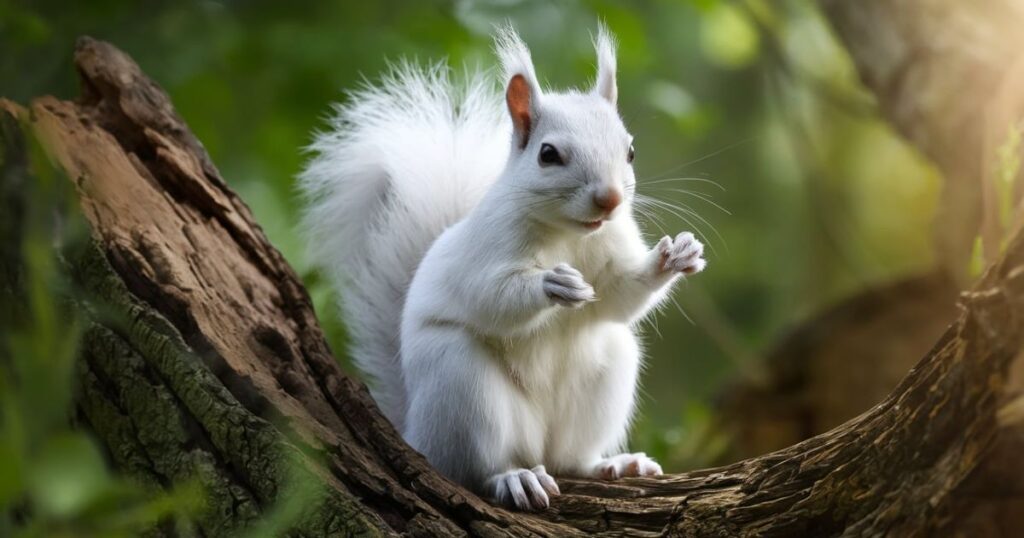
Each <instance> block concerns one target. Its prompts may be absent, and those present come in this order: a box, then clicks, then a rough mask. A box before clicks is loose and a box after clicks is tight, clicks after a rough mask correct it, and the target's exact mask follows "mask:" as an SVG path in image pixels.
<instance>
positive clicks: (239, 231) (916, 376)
mask: <svg viewBox="0 0 1024 538" xmlns="http://www.w3.org/2000/svg"><path fill="white" fill-rule="evenodd" d="M75 63H76V66H77V68H78V71H79V73H80V75H81V78H82V86H83V95H82V98H81V99H80V100H79V101H78V102H75V103H71V102H65V101H59V100H57V99H54V98H51V97H43V98H40V99H37V100H35V101H34V102H32V103H31V105H30V106H29V108H28V109H27V110H23V109H20V108H19V107H17V106H16V105H14V104H12V103H9V102H6V103H4V106H3V108H4V109H5V110H7V111H8V112H9V113H11V114H15V115H17V116H18V117H20V118H21V119H22V121H24V122H26V123H27V124H28V126H29V128H28V131H29V132H28V136H30V137H32V138H34V139H35V140H37V141H38V142H39V143H40V144H41V146H42V147H43V148H44V149H45V150H46V151H47V153H48V154H49V155H50V156H51V158H52V159H53V160H54V161H55V162H56V163H58V165H59V167H60V168H61V169H63V170H64V172H65V173H66V174H67V176H68V178H69V179H70V180H71V181H72V182H73V183H74V185H75V188H76V190H77V192H78V195H79V202H80V206H81V209H82V213H83V214H84V216H85V217H86V219H87V220H88V222H89V224H90V226H91V229H92V233H93V237H94V239H95V244H94V247H93V248H91V249H89V250H88V251H87V252H86V253H85V254H84V255H81V256H80V257H77V258H75V259H72V260H70V261H69V264H70V266H71V267H72V271H71V272H72V275H73V278H74V281H75V283H76V284H77V286H79V288H80V289H82V290H84V292H85V296H86V297H88V299H87V300H84V301H83V302H82V304H81V308H82V310H83V313H85V314H86V315H87V316H88V319H89V325H88V328H87V331H86V333H85V338H84V342H83V345H82V353H81V361H80V370H79V374H78V382H79V386H80V396H79V398H78V406H79V408H80V412H81V415H82V416H83V417H84V419H85V422H86V423H87V425H88V426H89V427H90V428H91V429H92V430H93V431H95V433H96V434H97V436H98V437H99V438H100V439H101V441H102V442H103V443H104V444H105V446H106V447H107V449H108V451H109V454H110V457H111V459H112V461H113V462H114V463H115V464H116V465H117V466H118V467H119V468H121V469H123V470H124V471H125V472H127V473H130V474H132V475H134V476H136V477H139V479H140V480H144V481H146V482H149V483H151V484H153V485H155V486H165V485H167V484H169V483H172V482H177V481H181V480H184V479H188V478H192V479H198V480H199V481H200V482H201V483H202V484H203V485H204V486H206V490H207V494H208V495H209V500H210V509H209V510H207V511H206V513H205V515H204V516H203V517H202V518H200V519H199V520H198V521H196V522H195V524H196V526H197V528H198V530H199V531H200V532H201V533H202V534H206V535H215V536H220V535H223V534H225V533H226V532H229V531H231V530H234V529H238V528H241V527H245V526H248V525H251V524H252V523H253V522H254V521H255V520H256V518H259V517H260V516H261V515H264V514H265V513H266V512H267V511H268V509H269V508H270V507H272V506H273V505H274V503H275V502H276V501H279V500H283V499H288V498H289V497H290V496H292V495H296V494H297V493H296V492H301V493H302V494H303V495H305V496H307V497H304V498H307V499H308V501H307V502H304V503H303V504H302V506H303V510H302V514H301V516H300V517H299V518H298V520H297V521H296V522H295V524H294V531H295V532H296V533H299V534H303V535H317V536H319V535H347V534H356V533H359V534H374V535H378V534H379V535H391V534H396V533H408V534H414V535H439V534H472V535H555V536H569V535H576V534H582V533H586V532H603V533H609V534H623V533H627V534H635V535H661V534H681V535H688V536H705V535H712V536H735V535H739V534H766V535H814V536H825V535H838V534H843V533H847V534H864V535H873V534H881V533H894V534H920V533H924V532H926V531H927V529H930V528H935V527H936V526H937V525H938V524H939V523H941V521H942V516H943V515H944V514H945V513H946V511H945V507H946V506H947V503H948V501H949V495H950V492H951V491H952V490H953V489H954V488H955V487H956V486H957V485H958V484H959V483H960V482H961V481H962V480H963V478H964V477H965V476H966V475H967V474H968V473H969V472H970V471H971V470H972V469H973V468H974V467H975V466H976V465H977V464H978V462H979V461H980V460H981V458H982V457H983V455H984V453H985V449H986V448H987V447H988V446H989V445H990V443H991V442H992V439H993V437H994V435H995V434H996V431H997V428H998V424H999V420H998V418H997V412H998V411H999V403H1000V398H1001V396H1002V392H1003V385H1004V380H1005V378H1006V369H1007V366H1008V364H1009V362H1010V361H1011V359H1012V358H1013V357H1014V355H1015V354H1016V353H1017V351H1018V350H1019V349H1021V345H1022V339H1024V234H1020V233H1018V234H1015V236H1014V237H1013V239H1012V240H1011V241H1010V243H1009V245H1008V247H1007V248H1006V250H1005V252H1004V254H1003V256H1002V257H1001V259H1000V260H999V261H998V263H996V264H995V265H994V266H993V267H992V268H990V270H989V271H988V272H987V273H986V274H985V276H984V277H983V278H981V279H980V281H979V282H978V284H977V285H976V286H975V287H974V289H973V291H971V292H969V293H965V294H963V295H962V296H961V299H960V304H961V313H960V315H959V317H958V319H957V320H956V322H955V323H954V324H953V325H952V326H951V327H950V328H949V329H948V330H947V331H946V332H945V334H944V335H943V336H942V337H941V338H940V339H939V341H938V343H936V345H935V346H934V347H933V348H932V350H931V351H930V352H929V353H928V354H927V355H926V356H925V357H924V358H923V359H922V360H921V361H920V362H919V363H918V364H917V366H916V367H915V368H914V369H913V370H912V371H911V373H910V374H909V375H908V376H907V377H906V378H905V379H904V380H903V382H902V383H900V385H899V386H898V387H897V388H896V389H895V390H894V391H893V392H892V393H891V394H890V395H889V396H888V397H887V398H886V399H885V400H884V401H883V402H882V403H881V404H879V405H877V406H875V407H874V408H872V409H871V410H870V411H868V412H866V413H864V414H863V415H861V416H859V417H857V418H855V419H853V420H851V421H849V422H847V423H845V424H843V425H842V426H839V427H838V428H836V429H834V430H832V431H831V432H829V433H826V434H823V435H820V436H817V437H814V438H812V439H808V440H806V441H804V442H801V443H799V444H796V445H794V446H791V447H789V448H785V449H783V450H779V451H777V452H774V453H771V454H767V455H764V456H761V457H757V458H753V459H749V460H745V461H741V462H739V463H736V464H733V465H729V466H727V467H722V468H718V469H710V470H703V471H697V472H692V473H686V474H679V475H669V476H665V477H659V478H636V479H627V480H621V481H617V482H604V481H596V480H569V479H562V480H560V485H561V488H562V492H563V494H562V495H561V496H558V497H555V498H554V499H553V502H552V506H551V508H550V509H548V510H546V511H544V512H542V513H539V514H533V515H527V514H516V513H510V512H508V511H505V510H502V509H499V508H496V507H493V506H491V505H489V504H488V503H486V502H485V501H483V500H481V499H479V498H477V497H476V496H474V495H473V494H471V493H469V492H467V491H466V490H464V489H462V488H460V487H459V486H457V485H454V484H452V483H451V482H449V481H448V480H446V479H444V478H443V477H442V476H440V475H439V474H437V472H435V471H434V470H433V469H431V468H430V466H429V465H428V464H427V463H426V461H425V460H424V459H423V458H422V457H421V456H420V455H418V454H416V453H415V452H414V451H412V450H411V449H410V448H409V447H408V446H406V445H405V444H404V443H403V442H402V440H401V438H400V436H399V435H398V434H397V432H396V431H395V430H394V428H393V427H392V426H391V425H390V424H389V423H388V422H387V421H386V419H384V418H383V416H382V415H381V414H380V412H379V411H378V410H377V408H376V406H375V405H374V404H373V402H372V400H371V399H370V397H369V395H368V393H367V391H366V390H365V388H364V387H363V385H362V384H360V383H359V382H358V381H356V380H354V379H352V378H350V377H349V376H347V375H345V374H344V373H343V372H342V371H341V370H340V369H339V368H338V366H337V363H336V361H335V359H334V357H333V356H332V355H331V352H330V350H329V349H328V347H327V345H326V343H325V341H324V338H323V335H322V333H321V330H320V328H319V326H318V325H317V322H316V318H315V316H314V313H313V310H312V307H311V305H310V301H309V298H308V296H307V295H306V292H305V290H304V288H303V287H302V285H301V283H300V281H299V279H298V278H297V277H296V275H295V273H294V271H293V270H292V269H291V268H290V267H289V266H288V265H287V263H286V262H285V261H284V260H283V258H282V257H281V255H280V254H279V253H278V252H277V251H276V250H275V249H274V248H273V247H272V246H270V244H269V243H268V242H267V239H266V237H265V236H264V234H263V232H262V231H261V230H260V228H259V226H258V225H257V224H255V222H254V221H253V218H252V215H251V213H250V211H249V210H248V208H247V207H246V206H245V205H244V204H243V203H242V202H241V200H239V199H238V197H237V196H236V195H235V194H234V193H233V192H231V190H230V189H228V187H227V185H226V184H225V182H224V180H223V179H222V178H221V177H220V175H219V173H218V172H217V170H216V169H215V168H214V166H213V164H212V163H211V162H210V159H209V157H208V155H207V154H206V152H205V151H204V150H203V148H202V146H201V145H200V144H199V142H198V141H197V140H196V139H195V137H194V136H193V135H192V134H191V133H190V132H189V130H188V128H187V127H186V126H185V124H184V123H183V122H182V121H181V119H180V118H179V117H178V116H177V115H176V114H175V112H174V110H173V108H172V106H171V104H170V102H169V100H168V98H167V96H166V95H165V94H164V93H163V92H162V91H161V90H160V89H159V88H158V87H157V86H156V85H155V84H154V83H153V82H152V81H150V80H149V79H147V78H146V77H145V76H144V75H143V74H142V73H141V72H140V70H139V69H138V67H137V66H136V65H135V64H134V62H132V61H131V59H129V58H128V57H127V56H126V55H124V54H123V53H121V52H120V51H118V50H117V49H115V48H114V47H112V46H110V45H108V44H105V43H102V42H98V41H94V40H92V39H88V38H84V39H82V40H81V41H80V42H79V45H78V47H77V50H76V55H75ZM8 123H9V119H8ZM4 132H6V133H10V132H11V129H5V131H4ZM4 181H5V182H8V181H12V178H11V174H5V178H4ZM7 192H9V191H8V189H6V188H5V189H0V193H7ZM15 283H16V282H15ZM9 285H13V284H9ZM112 313H113V315H112Z"/></svg>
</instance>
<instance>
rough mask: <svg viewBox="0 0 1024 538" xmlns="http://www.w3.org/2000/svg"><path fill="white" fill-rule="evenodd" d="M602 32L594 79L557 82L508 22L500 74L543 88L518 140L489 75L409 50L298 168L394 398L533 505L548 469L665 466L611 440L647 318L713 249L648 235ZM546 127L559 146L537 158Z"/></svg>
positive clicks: (464, 472)
mask: <svg viewBox="0 0 1024 538" xmlns="http://www.w3.org/2000/svg"><path fill="white" fill-rule="evenodd" d="M601 36H604V37H599V39H598V50H599V53H600V55H601V56H602V59H601V60H600V61H599V63H600V65H601V66H602V70H603V73H602V75H599V77H598V82H597V87H596V88H595V89H594V90H593V91H591V92H587V93H582V92H575V91H570V92H565V93H548V94H543V93H542V92H541V90H540V88H539V86H537V85H536V75H535V74H534V72H533V65H532V62H531V61H530V55H529V51H528V50H527V49H526V47H525V46H524V45H523V44H522V42H521V41H520V40H519V38H518V37H517V36H516V35H515V33H514V32H512V31H511V30H510V29H505V30H502V31H501V33H500V35H499V37H498V39H497V44H498V52H499V56H500V57H501V59H502V61H503V67H504V75H503V76H504V80H505V81H508V80H509V79H510V78H511V77H512V76H514V75H517V74H519V75H523V76H524V78H526V80H527V81H528V82H529V83H530V85H531V94H532V98H533V99H534V100H535V102H534V103H532V105H531V110H532V112H533V114H535V117H534V118H532V122H531V125H532V128H531V131H530V133H529V138H528V140H527V144H526V145H525V147H523V148H520V147H519V145H518V144H516V143H513V140H512V139H513V137H512V136H511V135H512V132H511V130H512V128H511V125H510V122H509V121H508V119H507V118H506V116H507V114H505V113H504V111H503V110H502V108H503V107H502V104H501V93H499V92H497V91H495V88H493V87H492V86H491V85H490V84H489V83H487V82H486V77H485V76H484V75H479V74H470V75H469V76H468V80H469V82H468V83H467V84H466V85H457V84H454V83H452V82H451V81H450V80H449V77H448V75H447V71H445V70H444V69H443V68H442V67H440V66H434V67H431V68H429V69H427V70H425V71H421V70H417V69H416V68H414V67H411V66H409V65H403V66H400V67H398V68H396V69H395V70H394V71H393V72H392V73H391V74H390V75H389V76H388V77H386V78H385V80H384V81H383V82H382V83H381V84H380V85H378V86H375V87H367V88H364V89H363V90H361V91H360V92H357V93H355V94H354V95H353V96H352V98H351V100H350V102H349V104H347V105H345V106H342V107H339V109H338V114H337V116H336V118H335V120H334V124H333V126H332V127H333V130H332V131H330V132H328V133H326V134H322V135H320V136H319V137H318V139H317V141H316V143H315V144H314V145H313V149H314V151H315V152H316V156H315V158H314V159H313V161H312V162H311V163H310V165H309V167H308V169H307V170H306V172H305V173H304V174H303V176H302V182H303V188H304V190H305V192H306V193H308V196H309V198H310V207H309V211H308V212H307V215H306V223H307V226H308V228H309V231H310V240H311V245H312V252H313V254H314V256H315V257H316V259H317V260H318V261H319V262H320V263H321V264H323V265H324V266H325V267H327V268H328V269H330V270H331V272H332V274H333V275H335V277H336V279H337V280H338V282H339V284H340V285H341V287H342V289H343V297H344V301H343V304H344V308H345V310H344V312H345V317H346V320H347V322H348V323H349V327H350V330H351V334H352V338H353V340H354V343H355V344H354V348H353V349H354V354H355V357H356V360H357V361H358V363H359V365H360V367H361V368H362V369H363V370H365V371H366V372H367V373H368V374H370V375H371V376H372V377H373V378H374V385H373V391H374V396H375V397H376V398H377V399H378V401H379V402H380V403H381V406H382V408H383V409H384V411H385V413H386V414H387V415H388V417H389V418H390V419H391V420H392V421H393V422H394V423H395V424H396V426H398V427H399V428H400V430H401V431H402V433H403V436H404V437H405V439H406V440H407V441H408V442H409V444H410V445H412V446H413V447H414V448H416V449H417V450H419V451H420V452H422V453H423V454H424V455H425V456H426V457H427V459H428V460H429V461H430V462H431V463H432V464H433V465H434V466H435V467H437V468H438V469H439V470H441V471H442V472H443V473H445V474H446V475H447V476H449V477H451V478H452V479H454V480H456V481H458V482H460V483H462V484H465V485H466V486H468V487H470V488H472V489H474V490H476V491H478V492H480V493H482V494H485V495H487V496H489V497H491V498H494V499H497V500H499V501H502V502H505V503H506V504H510V505H513V506H516V507H518V508H521V509H535V508H542V507H544V506H547V503H548V499H549V495H555V494H557V485H556V484H555V483H554V481H553V480H552V479H551V478H550V476H549V475H547V471H551V472H552V473H554V474H556V475H558V474H563V475H577V476H598V477H604V478H618V477H620V476H624V475H633V476H635V475H647V474H660V472H661V468H660V467H659V466H658V465H657V463H655V462H653V461H652V460H650V459H649V458H647V457H646V456H644V455H643V454H620V455H616V454H617V453H618V452H619V451H620V450H621V449H622V446H623V445H624V441H625V439H626V433H627V430H628V426H629V422H630V419H631V417H632V414H633V409H634V401H635V395H636V380H637V373H638V369H639V366H640V360H641V349H640V343H639V341H638V339H637V336H636V334H635V326H636V324H637V322H638V321H640V320H641V319H642V318H643V317H644V316H645V315H646V314H647V313H648V312H649V311H650V310H651V309H652V308H653V307H654V306H656V305H657V304H658V303H659V302H660V301H661V300H662V299H663V298H664V297H665V296H666V294H667V292H668V290H669V288H670V284H671V283H672V282H673V281H674V280H676V278H677V277H678V276H679V274H680V273H693V272H697V271H699V270H701V269H703V266H704V260H703V259H702V258H701V255H702V247H701V246H700V243H698V242H697V241H696V240H695V239H694V238H693V236H692V235H691V234H685V233H684V234H680V235H678V236H677V237H676V238H675V239H672V238H669V237H665V238H663V239H662V240H661V241H660V242H659V243H658V244H657V245H655V246H654V247H653V248H648V247H647V246H646V245H645V244H644V241H643V239H642V236H641V234H640V230H639V229H638V227H637V224H636V222H635V221H634V219H633V216H632V212H631V207H630V206H631V202H632V193H633V189H634V187H635V179H634V176H633V170H632V166H631V165H630V164H629V163H628V162H627V152H628V148H629V146H630V143H631V140H632V138H631V137H630V135H629V133H628V132H627V131H626V129H625V127H624V126H623V124H622V121H621V120H620V118H619V116H618V113H617V112H616V110H615V108H614V99H609V96H608V95H607V91H605V90H602V89H601V88H602V87H604V88H607V84H608V82H607V80H604V81H602V80H603V79H602V77H603V76H604V75H605V74H607V72H608V71H607V69H608V68H609V66H610V69H611V73H612V76H614V49H613V48H612V41H611V38H610V36H608V35H607V33H606V32H605V31H602V33H601ZM609 55H610V57H608V56H609ZM609 61H610V63H609ZM612 84H613V87H614V81H612ZM542 144H551V145H553V146H554V147H556V148H558V150H559V153H560V155H561V156H562V157H563V159H564V165H543V166H542V165H541V163H540V162H539V161H538V153H539V151H540V148H541V145H542ZM613 191H614V192H617V193H619V194H620V195H621V196H622V198H623V201H622V203H621V204H620V205H619V206H618V207H617V208H615V209H614V210H613V211H611V212H610V213H609V214H605V213H604V212H603V210H600V209H599V208H598V207H597V206H596V205H595V202H594V197H595V195H598V194H601V195H606V194H607V193H609V192H613ZM602 218H604V219H606V220H604V221H603V223H602V224H601V225H600V227H599V228H597V229H596V230H593V229H591V228H588V227H586V226H584V223H588V222H594V221H597V220H599V219H602ZM435 238H436V240H435ZM431 243H432V244H431ZM428 247H429V249H428ZM424 253H425V254H424ZM410 280H411V281H410ZM399 320H400V323H399Z"/></svg>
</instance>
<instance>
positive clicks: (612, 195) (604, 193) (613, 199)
mask: <svg viewBox="0 0 1024 538" xmlns="http://www.w3.org/2000/svg"><path fill="white" fill-rule="evenodd" d="M621 203H622V192H620V191H619V189H615V188H611V189H601V190H599V191H597V192H595V193H594V205H596V206H597V207H598V208H600V209H603V210H605V211H606V212H608V213H611V212H612V211H613V210H614V209H615V208H616V207H619V204H621Z"/></svg>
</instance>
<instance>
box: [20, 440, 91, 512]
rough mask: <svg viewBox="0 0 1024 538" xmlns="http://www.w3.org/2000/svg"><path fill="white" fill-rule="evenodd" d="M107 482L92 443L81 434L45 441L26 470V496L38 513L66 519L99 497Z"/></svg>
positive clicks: (81, 510)
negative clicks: (27, 494)
mask: <svg viewBox="0 0 1024 538" xmlns="http://www.w3.org/2000/svg"><path fill="white" fill-rule="evenodd" d="M109 484H110V476H109V475H108V474H107V470H106V467H105V465H104V463H103V457H102V456H101V455H100V452H99V450H98V449H97V448H96V445H94V444H93V443H92V441H90V440H89V438H87V437H86V436H85V435H84V434H81V433H72V432H68V433H64V434H61V435H57V436H54V437H52V438H50V439H48V440H47V442H46V444H45V445H43V447H42V450H40V452H39V454H38V456H37V457H36V460H35V461H34V462H33V463H32V466H31V468H30V469H29V471H28V492H29V498H30V500H31V501H32V505H33V507H35V508H36V509H37V510H38V511H39V512H40V513H41V514H44V515H48V516H54V517H59V518H70V517H74V516H75V515H78V514H80V513H81V512H83V511H84V510H85V509H86V508H88V507H89V505H90V504H91V503H93V502H94V501H96V500H98V499H100V498H101V497H102V495H103V493H104V492H105V491H106V490H107V488H108V486H109Z"/></svg>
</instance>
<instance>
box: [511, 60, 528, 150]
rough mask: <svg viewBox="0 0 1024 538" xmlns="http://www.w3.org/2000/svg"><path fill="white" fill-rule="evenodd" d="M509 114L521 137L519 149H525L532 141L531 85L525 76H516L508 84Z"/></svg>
mask: <svg viewBox="0 0 1024 538" xmlns="http://www.w3.org/2000/svg"><path fill="white" fill-rule="evenodd" d="M505 100H506V101H507V102H508V112H509V114H510V115H511V116H512V125H513V126H514V127H515V131H516V134H518V135H519V147H520V148H525V147H526V142H527V141H528V140H529V139H530V126H531V125H530V123H531V118H530V85H529V84H528V83H527V82H526V78H525V77H523V75H516V76H514V77H512V80H510V81H509V82H508V91H507V92H506V93H505Z"/></svg>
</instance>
